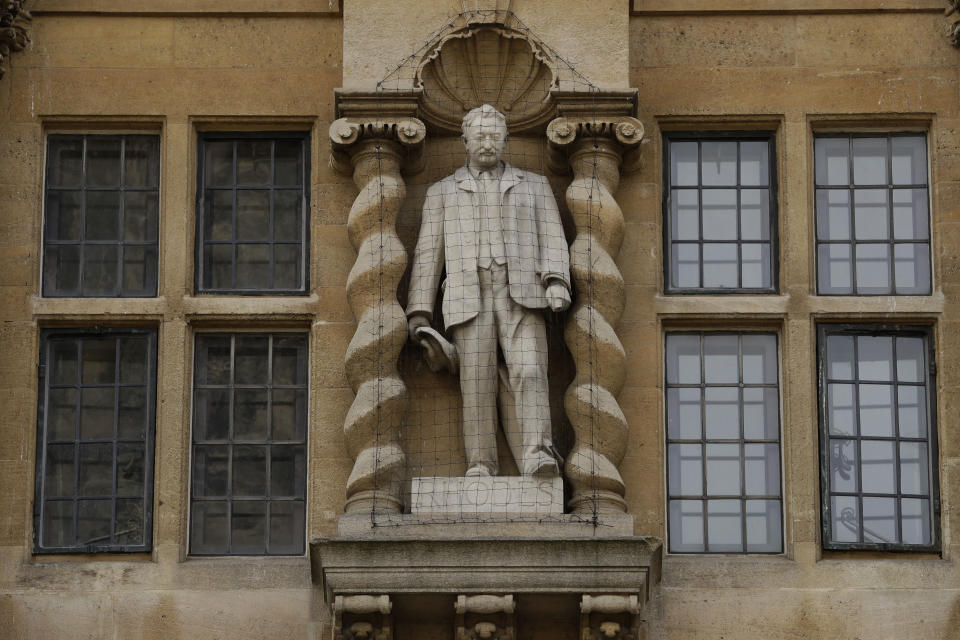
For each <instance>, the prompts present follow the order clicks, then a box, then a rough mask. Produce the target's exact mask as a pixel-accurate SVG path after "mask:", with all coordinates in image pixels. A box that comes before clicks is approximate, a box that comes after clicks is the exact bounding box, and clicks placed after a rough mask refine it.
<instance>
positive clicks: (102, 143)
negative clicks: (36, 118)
mask: <svg viewBox="0 0 960 640" xmlns="http://www.w3.org/2000/svg"><path fill="white" fill-rule="evenodd" d="M159 185H160V139H159V138H158V137H157V136H153V135H51V136H50V137H49V138H48V141H47V177H46V187H45V189H44V197H45V208H44V212H45V215H44V218H45V223H44V233H43V248H44V255H43V295H44V296H51V297H66V296H75V297H76V296H82V297H96V296H100V297H121V296H122V297H150V296H155V295H157V229H158V211H159Z"/></svg>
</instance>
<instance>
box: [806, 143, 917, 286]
mask: <svg viewBox="0 0 960 640" xmlns="http://www.w3.org/2000/svg"><path fill="white" fill-rule="evenodd" d="M814 151H815V153H814V156H815V157H814V164H815V171H814V173H815V180H816V218H817V222H816V228H817V292H818V293H819V294H820V295H891V294H898V295H928V294H929V293H930V291H931V278H930V204H929V191H930V190H929V180H928V178H927V141H926V137H925V136H923V135H922V134H915V133H910V134H888V135H876V134H852V135H834V134H831V135H823V136H817V137H816V138H815V139H814Z"/></svg>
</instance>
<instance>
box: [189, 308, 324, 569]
mask: <svg viewBox="0 0 960 640" xmlns="http://www.w3.org/2000/svg"><path fill="white" fill-rule="evenodd" d="M209 336H214V337H218V336H219V337H226V338H230V345H231V346H230V349H231V356H230V358H231V364H230V370H231V382H230V383H228V384H227V385H225V388H229V390H230V393H231V396H230V397H231V398H232V397H233V392H234V391H235V388H236V383H235V382H234V381H233V379H234V377H233V371H234V366H235V344H236V338H243V337H268V338H269V343H268V345H269V346H268V348H269V349H270V351H269V352H268V353H269V354H270V355H268V366H269V367H270V369H271V370H272V362H273V359H272V357H271V355H272V348H273V342H274V338H283V337H288V336H299V337H302V338H303V341H304V345H303V356H304V358H305V360H306V365H305V366H306V372H305V381H304V383H303V384H302V385H294V386H296V387H297V388H301V387H302V389H303V390H304V396H305V397H304V402H303V404H304V428H303V437H302V440H300V441H298V442H296V443H294V444H302V446H303V451H304V456H303V465H304V467H303V475H302V478H300V481H301V484H302V496H299V497H293V498H289V499H284V500H283V501H287V502H296V501H298V502H300V503H302V512H301V515H302V520H303V522H302V531H301V534H302V536H303V538H302V541H301V543H302V544H301V548H300V550H299V551H296V552H278V553H269V552H267V551H266V550H265V551H264V552H262V553H257V552H246V551H244V552H236V553H234V552H231V551H230V550H229V547H230V540H229V537H228V541H227V548H228V550H227V551H195V550H194V547H195V542H194V538H193V529H194V526H195V524H196V518H195V517H194V515H195V514H194V504H195V495H194V490H195V480H196V478H195V475H194V465H195V463H196V459H197V457H196V452H195V449H196V446H197V442H196V441H195V430H196V421H197V419H198V411H199V410H198V403H197V391H198V384H197V377H198V376H197V371H198V369H197V367H198V366H199V348H198V346H197V345H198V341H199V339H200V338H201V337H209ZM190 343H191V346H192V349H191V354H192V355H191V358H190V387H189V392H190V409H191V410H190V421H189V436H188V441H187V442H188V446H189V453H188V455H189V460H188V480H187V483H186V496H185V497H186V505H187V510H186V514H187V515H186V519H185V525H186V529H185V534H186V554H187V556H188V557H192V558H204V557H247V558H252V557H270V558H282V557H298V556H302V555H304V554H305V553H306V552H307V542H308V541H307V526H308V523H309V503H310V500H309V493H310V488H309V480H310V448H309V447H310V413H311V408H310V401H311V393H310V387H311V383H310V375H311V369H312V365H311V362H310V352H311V344H312V337H311V335H310V331H309V330H307V329H306V328H289V329H287V328H275V327H274V328H271V327H263V328H260V327H258V328H249V329H248V328H236V327H234V328H210V329H201V330H198V331H196V332H194V333H193V337H192V338H191V340H190ZM270 375H271V376H272V374H270ZM200 386H201V387H204V386H208V385H200ZM215 386H217V385H215ZM255 386H261V387H264V388H266V389H268V390H271V389H273V388H274V384H273V382H272V380H270V381H269V382H268V383H267V384H266V385H255ZM268 396H270V394H269V393H268ZM268 402H270V401H269V400H268ZM228 411H230V413H231V415H232V412H233V409H232V402H231V408H229V409H228ZM268 412H269V409H268ZM270 422H271V423H272V420H270ZM268 424H269V423H268ZM232 427H233V420H230V422H229V424H228V429H229V430H230V431H229V432H228V437H227V438H226V439H225V440H223V443H226V444H227V446H228V447H229V452H228V455H229V456H231V457H230V458H228V463H227V464H228V468H227V473H228V474H229V473H230V466H229V465H230V462H229V460H232V449H233V447H234V445H235V442H234V441H235V439H234V438H233V437H232ZM268 428H269V427H268ZM269 435H270V434H269V433H268V436H269ZM221 440H222V439H221ZM276 442H277V441H276V440H275V439H273V438H270V437H268V438H265V439H263V440H260V441H258V442H257V443H253V444H262V445H265V446H267V447H270V446H272V445H273V444H276ZM291 442H292V441H291ZM203 444H207V443H204V442H201V443H200V445H201V446H202V445H203ZM242 444H244V443H241V445H242ZM284 444H290V442H287V441H284ZM267 458H268V459H267V460H266V464H269V454H268V456H267ZM229 477H230V476H229V475H228V480H226V481H225V482H230V480H229ZM270 482H271V478H270V477H265V483H266V485H265V487H266V488H267V489H268V491H267V495H266V496H263V497H262V499H263V500H264V501H266V502H270V501H271V500H274V498H272V497H271V496H270V492H269V485H270ZM207 498H208V499H206V500H204V499H203V497H201V499H200V500H199V501H197V502H205V501H206V502H209V501H211V500H223V501H226V502H227V505H228V518H229V517H230V512H231V509H232V498H233V496H232V489H231V488H230V487H227V488H226V494H225V497H221V496H208V497H207ZM245 498H246V499H247V500H253V499H255V498H254V497H250V496H245ZM266 518H267V520H269V515H267V516H266ZM227 527H228V528H227V534H228V536H229V533H230V529H229V524H228V525H227ZM264 529H265V530H264V534H265V536H267V537H268V536H269V522H268V523H267V525H266V526H265V528H264ZM264 546H265V549H266V547H267V541H265V544H264Z"/></svg>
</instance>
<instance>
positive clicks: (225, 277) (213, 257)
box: [203, 244, 233, 289]
mask: <svg viewBox="0 0 960 640" xmlns="http://www.w3.org/2000/svg"><path fill="white" fill-rule="evenodd" d="M203 254H204V267H203V268H204V273H205V274H206V279H207V286H208V287H210V288H211V289H230V288H232V287H233V245H231V244H213V245H207V246H206V247H204V250H203Z"/></svg>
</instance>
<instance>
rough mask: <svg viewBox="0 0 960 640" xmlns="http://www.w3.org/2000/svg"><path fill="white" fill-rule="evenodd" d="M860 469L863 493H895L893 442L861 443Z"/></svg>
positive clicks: (864, 441)
mask: <svg viewBox="0 0 960 640" xmlns="http://www.w3.org/2000/svg"><path fill="white" fill-rule="evenodd" d="M860 469H861V473H862V474H863V488H864V491H866V492H869V493H896V492H897V476H896V472H895V469H896V459H895V458H894V448H893V441H891V440H863V441H861V442H860Z"/></svg>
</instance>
